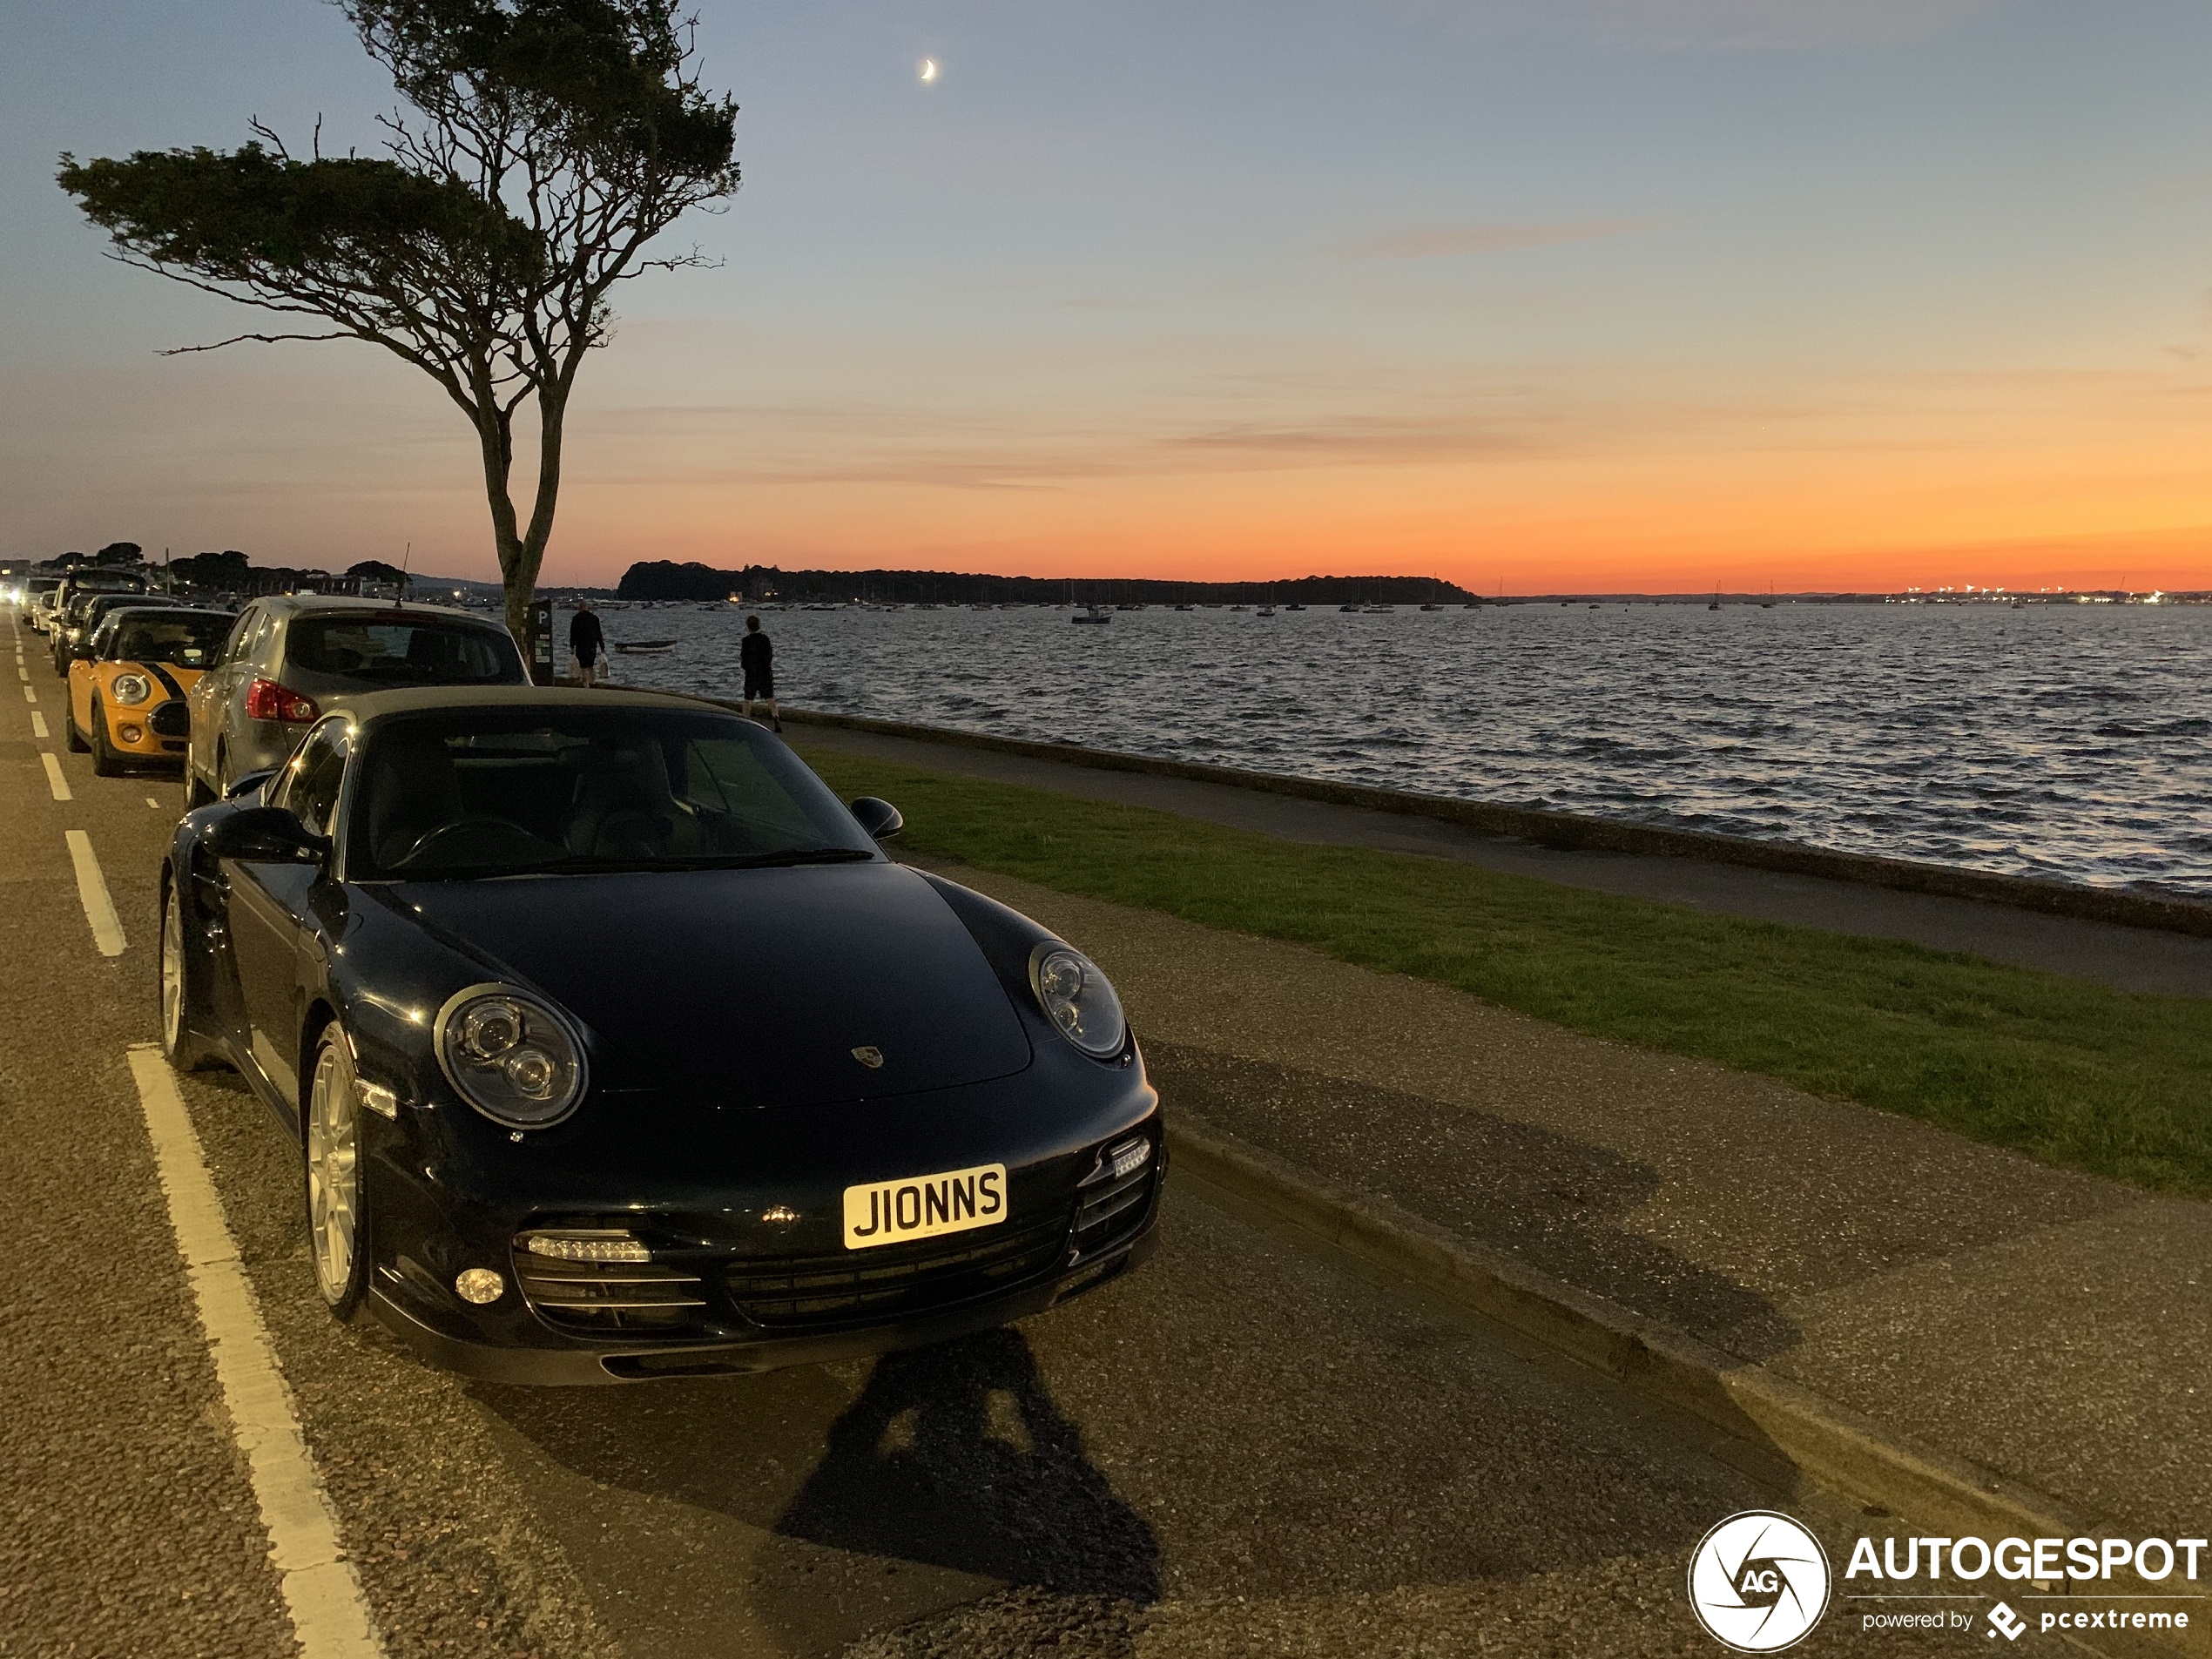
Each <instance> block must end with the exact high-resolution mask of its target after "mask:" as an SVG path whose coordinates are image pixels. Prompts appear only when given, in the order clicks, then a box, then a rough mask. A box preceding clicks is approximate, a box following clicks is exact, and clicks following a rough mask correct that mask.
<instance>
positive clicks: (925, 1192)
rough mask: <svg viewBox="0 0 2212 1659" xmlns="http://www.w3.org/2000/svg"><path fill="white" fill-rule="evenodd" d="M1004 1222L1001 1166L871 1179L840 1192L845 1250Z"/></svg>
mask: <svg viewBox="0 0 2212 1659" xmlns="http://www.w3.org/2000/svg"><path fill="white" fill-rule="evenodd" d="M1005 1219H1006V1165H1004V1164H1003V1163H979V1164H977V1165H976V1166H975V1167H974V1169H972V1170H948V1171H947V1172H946V1173H944V1174H943V1175H917V1176H914V1177H911V1178H910V1179H907V1180H903V1181H871V1182H870V1183H868V1184H867V1185H866V1186H862V1187H847V1188H846V1189H845V1248H846V1249H847V1250H873V1249H874V1248H875V1247H876V1246H877V1245H878V1244H905V1243H907V1241H908V1240H909V1239H914V1238H936V1237H937V1236H938V1235H939V1234H940V1233H964V1232H966V1231H968V1230H969V1229H970V1228H973V1227H989V1226H994V1225H995V1224H998V1223H999V1222H1001V1221H1004V1220H1005Z"/></svg>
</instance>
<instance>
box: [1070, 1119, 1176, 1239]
mask: <svg viewBox="0 0 2212 1659" xmlns="http://www.w3.org/2000/svg"><path fill="white" fill-rule="evenodd" d="M1158 1165H1159V1159H1158V1158H1157V1157H1156V1156H1155V1154H1154V1151H1153V1147H1152V1143H1151V1142H1150V1140H1149V1139H1147V1138H1146V1137H1144V1136H1141V1135H1134V1136H1130V1138H1129V1139H1128V1140H1125V1141H1117V1142H1116V1143H1114V1144H1113V1145H1112V1146H1109V1147H1108V1148H1107V1149H1106V1150H1104V1151H1103V1152H1101V1153H1100V1154H1099V1155H1098V1167H1097V1168H1096V1169H1095V1170H1092V1171H1091V1172H1090V1173H1089V1175H1087V1176H1085V1177H1083V1180H1082V1186H1081V1187H1080V1188H1078V1189H1077V1190H1078V1192H1079V1194H1080V1198H1081V1201H1080V1203H1079V1204H1077V1206H1076V1228H1075V1231H1074V1232H1073V1233H1072V1234H1071V1235H1070V1240H1071V1242H1072V1243H1073V1244H1074V1245H1075V1249H1076V1254H1075V1258H1074V1259H1075V1260H1076V1261H1082V1260H1084V1259H1086V1258H1089V1257H1091V1256H1095V1255H1096V1254H1097V1253H1098V1252H1099V1251H1102V1250H1104V1249H1107V1248H1108V1247H1109V1246H1110V1245H1113V1244H1117V1243H1119V1242H1120V1241H1121V1240H1122V1239H1123V1238H1126V1237H1127V1236H1128V1235H1129V1234H1130V1232H1131V1231H1135V1229H1136V1225H1137V1224H1138V1223H1139V1222H1141V1221H1142V1220H1143V1218H1144V1209H1145V1200H1146V1199H1148V1198H1150V1197H1151V1196H1152V1182H1153V1177H1154V1175H1155V1173H1156V1171H1157V1168H1158Z"/></svg>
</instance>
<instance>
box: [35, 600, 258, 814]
mask: <svg viewBox="0 0 2212 1659" xmlns="http://www.w3.org/2000/svg"><path fill="white" fill-rule="evenodd" d="M237 620H238V618H237V617H235V616H233V615H232V614H231V613H230V612H229V611H226V610H188V609H186V608H185V607H183V606H181V605H158V606H156V605H132V606H131V607H130V608H129V609H127V610H114V611H111V612H110V613H109V614H108V615H107V616H105V617H102V618H101V619H100V625H99V629H98V631H97V632H96V633H94V634H93V636H92V641H91V647H90V649H89V650H88V651H87V652H86V654H85V655H84V656H82V657H80V658H78V659H77V660H76V661H75V662H73V663H71V664H70V665H69V711H68V712H67V713H66V714H65V715H64V717H63V718H64V720H66V721H67V723H68V725H69V746H70V747H71V748H72V749H75V750H78V752H83V751H84V750H86V749H90V750H91V752H92V770H93V771H94V772H98V773H99V774H100V776H101V777H103V778H112V777H115V776H116V775H117V774H118V773H119V772H123V771H125V769H126V768H128V767H131V766H132V765H178V766H182V765H184V760H185V739H186V737H187V735H188V734H189V732H191V729H192V715H191V712H190V711H189V710H188V709H187V708H186V707H185V692H187V691H191V690H192V686H193V685H194V684H195V683H197V682H198V680H199V677H200V676H201V675H202V674H204V673H206V671H207V670H208V669H209V668H210V667H212V665H213V664H214V662H215V659H216V658H218V657H219V656H220V655H222V651H223V641H224V640H225V638H226V637H228V636H229V634H230V631H231V625H232V624H233V623H235V622H236V621H237Z"/></svg>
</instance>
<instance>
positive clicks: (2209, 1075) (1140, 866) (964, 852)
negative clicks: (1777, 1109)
mask: <svg viewBox="0 0 2212 1659" xmlns="http://www.w3.org/2000/svg"><path fill="white" fill-rule="evenodd" d="M800 750H801V752H802V753H804V754H805V755H806V759H807V760H808V762H809V763H810V764H811V765H813V766H814V767H815V769H816V770H817V771H819V772H820V773H821V774H822V776H823V777H825V778H826V779H828V780H829V781H830V783H831V784H832V785H833V786H834V787H835V788H836V789H837V790H838V791H839V792H840V793H841V794H843V795H845V796H846V797H847V798H848V799H849V798H850V797H852V796H853V795H859V794H875V795H884V796H887V797H888V798H889V799H893V800H895V801H896V802H898V804H899V806H900V811H902V812H903V813H905V814H906V817H907V839H908V840H911V841H912V842H913V844H914V846H917V847H918V848H921V849H922V850H924V851H927V852H931V853H941V854H944V855H946V856H948V857H952V858H957V859H962V860H966V861H967V862H968V863H970V864H974V865H978V866H980V867H983V868H985V869H990V870H998V871H1001V872H1003V873H1006V874H1008V875H1014V876H1020V877H1022V879H1024V880H1030V881H1035V882H1037V883H1040V884H1041V885H1042V886H1045V887H1056V888H1059V889H1060V890H1062V892H1066V893H1076V894H1087V895H1089V896H1091V897H1093V898H1098V899H1106V900H1113V901H1114V902H1116V903H1118V904H1125V905H1132V906H1137V907H1143V908H1147V909H1152V910H1159V911H1164V912H1165V913H1167V914H1170V915H1172V916H1178V917H1181V918H1182V919H1184V921H1194V922H1197V923H1200V924H1202V925H1204V926H1206V927H1222V928H1228V929H1232V930H1235V931H1238V932H1241V933H1250V934H1265V935H1268V936H1270V937H1272V938H1277V939H1287V940H1295V941H1298V942H1300V943H1303V944H1307V945H1312V946H1315V947H1317V948H1319V949H1322V950H1325V951H1326V952H1328V953H1329V954H1332V955H1333V956H1337V957H1339V958H1340V959H1342V960H1343V961H1348V962H1358V963H1360V964H1363V965H1365V966H1368V967H1372V968H1390V969H1393V970H1395V971H1397V972H1399V973H1404V974H1415V975H1418V976H1419V977H1420V978H1423V979H1428V980H1435V981H1440V982H1442V983H1444V984H1446V985H1450V986H1453V987H1456V988H1459V989H1460V990H1463V991H1467V992H1470V993H1472V994H1473V995H1477V996H1480V997H1484V998H1487V999H1488V1000H1489V1001H1493V1002H1497V1003H1500V1004H1502V1005H1503V1006H1505V1007H1507V1008H1517V1009H1519V1010H1520V1011H1521V1012H1522V1013H1524V1014H1530V1015H1535V1016H1536V1017H1538V1018H1539V1019H1544V1020H1549V1021H1552V1022H1555V1023H1557V1024H1560V1025H1564V1026H1570V1027H1572V1028H1575V1029H1576V1030H1579V1031H1588V1032H1590V1033H1592V1034H1594V1035H1599V1036H1605V1037H1614V1038H1618V1039H1620V1040H1622V1041H1624V1042H1634V1043H1639V1044H1642V1045H1643V1046H1645V1047H1647V1048H1652V1049H1664V1050H1666V1051H1668V1052H1669V1053H1673V1054H1681V1055H1696V1056H1698V1057H1700V1058H1703V1059H1707V1060H1716V1061H1719V1062H1722V1063H1723V1064H1725V1065H1730V1066H1735V1067H1738V1068H1740V1069H1743V1070H1747V1071H1756V1072H1763V1073H1764V1074H1766V1075H1767V1076H1770V1077H1777V1078H1780V1079H1781V1080H1782V1081H1784V1082H1788V1083H1791V1084H1794V1085H1795V1086H1796V1087H1797V1088H1799V1089H1807V1090H1810V1091H1811V1092H1812V1093H1815V1094H1820V1095H1826V1096H1836V1097H1840V1098H1843V1099H1848V1100H1856V1101H1861V1102H1864V1103H1865V1104H1867V1105H1869V1106H1876V1107H1880V1108H1882V1109H1885V1110H1887V1111H1893V1112H1899V1113H1903V1114H1905V1115H1906V1116H1912V1117H1918V1118H1922V1119H1925V1121H1927V1122H1929V1123H1937V1124H1940V1125H1941V1126H1943V1127H1944V1128H1946V1129H1949V1130H1956V1131H1958V1132H1959V1133H1960V1134H1962V1135H1970V1136H1973V1137H1974V1138H1975V1139H1977V1140H1981V1141H1987V1142H1991V1143H1995V1144H1997V1145H2000V1146H2008V1147H2012V1148H2014V1149H2016V1150H2020V1151H2022V1152H2026V1153H2028V1154H2029V1155H2031V1156H2033V1157H2038V1158H2041V1159H2043V1160H2045V1161H2047V1162H2048V1163H2057V1164H2063V1165H2066V1166H2067V1167H2070V1168H2073V1169H2076V1170H2088V1171H2090V1172H2092V1173H2094V1174H2097V1175H2104V1176H2111V1177H2115V1178H2117V1179H2120V1180H2123V1181H2129V1182H2133V1183H2134V1184H2137V1185H2140V1186H2144V1187H2149V1188H2153V1189H2155V1190H2164V1191H2174V1192H2186V1193H2193V1194H2199V1195H2207V1194H2212V1001H2208V1000H2205V999H2201V998H2188V997H2167V996H2145V995H2132V994H2130V993H2128V992H2124V991H2117V990H2112V989H2108V988H2105V987H2103V986H2101V985H2098V984H2094V983H2092V982H2090V981H2081V980H2071V979H2062V978H2060V977H2057V976H2056V975H2053V974H2041V973H2036V972H2034V971H2033V970H2030V969H2027V968H2009V967H2006V966H2003V965H2000V964H1998V963H1993V962H1986V961H1980V960H1979V959H1976V958H1973V957H1966V956H1957V955H1951V954H1945V953H1941V952H1938V951H1932V950H1926V949H1923V948H1920V947H1919V946H1915V945H1905V944H1896V943H1892V942H1890V941H1885V940H1872V939H1852V938H1847V937H1844V936H1841V935H1838V934H1824V933H1818V932H1815V931H1812V930H1811V929H1807V928H1800V927H1781V926H1777V925H1776V924H1773V923H1769V922H1759V921H1741V920H1738V919H1736V918H1733V917H1728V916H1714V915H1708V914H1703V913H1700V912H1696V911H1691V910H1684V909H1679V908H1676V907H1673V906H1671V905H1662V904H1657V903H1654V902H1651V901H1649V900H1641V899H1629V898H1620V897H1615V895H1613V894H1602V893H1589V892H1585V891H1582V890H1581V889H1578V888H1574V887H1555V886H1554V885H1552V884H1551V883H1549V882H1543V881H1536V880H1529V879H1527V878H1525V877H1521V876H1512V875H1501V874H1498V873H1494V872H1491V871H1487V870H1482V869H1478V868H1475V867H1472V866H1469V865H1463V864H1453V863H1448V862H1445V861H1442V860H1432V859H1421V858H1413V857H1409V856H1406V855H1404V854H1399V853H1378V852H1371V851H1368V850H1366V849H1365V848H1360V847H1334V846H1306V845H1303V844H1300V843H1298V842H1291V841H1281V840H1274V839H1273V838H1271V837H1269V836H1265V835H1261V834H1258V833H1254V832H1251V831H1248V830H1236V829H1228V828H1224V827H1222V826H1218V825H1214V824H1207V823H1203V822H1200V821H1197V820H1196V819H1185V818H1177V817H1176V816H1174V815H1173V814H1171V813H1162V812H1156V811H1153V810H1150V809H1149V808H1144V807H1136V806H1116V805H1113V804H1111V803H1107V802H1100V801H1092V800H1085V799H1080V798H1078V797H1075V796H1069V795H1057V794H1053V793H1049V792H1046V791H1043V790H1037V789H1028V788H1023V787H1020V786H1015V785H1010V784H1000V783H993V782H989V781H987V780H984V779H973V778H962V777H957V776H954V775H952V774H949V773H945V772H927V771H923V770H921V769H920V768H917V767H913V766H907V765H899V764H896V763H893V762H889V761H880V760H875V759H864V758H862V757H859V756H855V755H850V754H844V753H840V752H835V751H832V750H826V749H819V748H813V747H811V746H809V745H806V744H805V742H804V740H803V738H802V739H801V743H800Z"/></svg>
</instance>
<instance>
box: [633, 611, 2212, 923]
mask: <svg viewBox="0 0 2212 1659" xmlns="http://www.w3.org/2000/svg"><path fill="white" fill-rule="evenodd" d="M735 610H736V607H734V606H732V607H730V608H729V611H728V612H727V613H724V612H717V613H713V614H705V613H702V612H699V611H697V610H691V609H690V608H688V607H687V608H683V609H661V610H654V611H652V612H651V613H649V614H640V613H638V612H636V611H630V612H616V613H612V614H610V615H609V616H608V617H607V623H608V632H609V634H610V636H611V637H615V638H617V639H619V638H621V637H624V636H625V635H629V636H631V637H643V636H646V635H653V636H658V637H671V636H673V637H676V638H677V639H678V641H679V644H678V648H677V650H675V651H672V652H671V653H670V654H668V655H667V656H665V657H658V658H624V657H617V658H616V659H615V666H616V669H617V673H618V674H619V676H620V677H621V678H623V679H624V680H625V681H627V682H630V683H633V684H643V685H661V686H666V687H669V688H671V689H681V690H687V691H715V692H719V693H721V694H724V695H727V694H728V693H729V692H730V691H732V689H733V685H734V679H735V667H736V661H737V645H738V624H737V621H736V617H735V615H734V613H735ZM765 622H766V624H767V626H768V628H769V631H770V632H772V634H773V635H774V636H775V638H776V670H777V679H778V688H779V690H780V691H782V692H783V694H784V695H785V696H786V698H789V699H790V700H791V701H792V702H794V703H797V704H799V705H806V706H814V707H820V708H826V709H835V710H839V711H844V712H847V713H853V714H872V715H879V716H881V717H884V718H890V719H897V720H912V721H917V722H920V723H921V724H924V725H945V726H967V727H971V728H974V729H988V730H989V731H991V732H995V733H998V734H1000V735H1003V736H1008V737H1022V738H1038V739H1042V740H1045V741H1049V742H1056V743H1079V744H1089V745H1095V746H1096V747H1099V748H1106V749H1122V750H1128V751H1133V752H1138V753H1145V754H1157V755H1170V756H1171V755H1178V754H1182V755H1196V756H1203V757H1204V758H1206V759H1212V760H1218V761H1221V762H1224V763H1226V764H1229V765H1252V766H1258V767H1262V768H1264V769H1266V770H1270V771H1281V772H1297V773H1300V774H1302V775H1305V776H1308V777H1314V778H1340V779H1357V780H1359V781H1360V782H1364V783H1377V782H1379V783H1383V784H1386V785H1389V786H1394V787H1397V788H1401V789H1409V790H1414V791H1418V792H1424V793H1429V794H1441V795H1451V796H1458V797H1463V798H1467V799H1480V800H1492V801H1505V802H1512V803H1515V804H1524V805H1542V806H1553V807H1557V808H1560V809H1562V810H1565V811H1568V812H1578V813H1593V814H1596V815H1600V816H1607V817H1615V818H1627V819H1639V820H1642V821H1644V822H1649V823H1658V824H1670V825H1676V826H1682V827H1684V828H1702V829H1714V830H1720V831H1723V832H1725V833H1730V834H1737V835H1756V836H1764V837H1770V838H1773V839H1777V840H1792V841H1802V842H1806V843H1810V844H1812V845H1815V846H1830V847H1837V848H1840V849H1843V850H1844V851H1848V852H1854V853H1875V854H1880V855H1884V856H1888V857H1892V858H1906V859H1922V860H1936V861H1940V862H1946V863H1955V864H1966V865H1972V866H1974V867H1979V868H1982V869H1988V870H1997V871H2002V872H2006V873H2014V874H2022V875H2045V876H2057V877H2060V878H2063V879H2066V880H2074V881H2086V882H2092V883H2098V884H2103V885H2107V886H2141V887H2163V888H2167V889H2170V890H2176V891H2182V892H2187V893H2192V894H2212V751H2209V749H2208V745H2207V744H2206V742H2205V738H2208V737H2212V610H2203V609H2183V610H2159V609H2150V608H2146V607H2138V606H2128V607H2121V606H2078V607H2077V606H2047V607H2037V608H2032V609H2030V610H2020V611H2014V610H1999V609H1994V608H1990V609H1984V608H1980V607H1959V608H1955V609H1954V608H1936V607H1925V608H1924V607H1917V606H1912V607H1908V606H1855V605H1854V606H1844V605H1803V606H1790V605H1784V606H1780V607H1777V609H1775V610H1761V609H1759V608H1757V607H1753V606H1741V607H1731V608H1730V609H1729V610H1723V611H1721V612H1719V613H1717V614H1715V613H1713V612H1710V611H1707V610H1704V609H1703V607H1702V606H1679V607H1677V606H1638V607H1636V608H1635V609H1632V610H1608V611H1603V612H1588V611H1583V610H1560V609H1558V608H1556V607H1549V606H1536V605H1525V606H1522V605H1517V606H1508V607H1506V608H1504V609H1487V610H1480V611H1464V610H1450V611H1444V612H1441V613H1426V614H1424V613H1421V612H1418V611H1410V610H1409V611H1399V612H1396V613H1393V614H1392V615H1389V616H1377V617H1360V616H1345V615H1342V614H1340V613H1339V612H1337V611H1335V610H1317V611H1307V612H1304V613H1301V614H1298V615H1291V614H1289V613H1287V612H1286V613H1285V614H1284V615H1282V616H1279V617H1274V618H1271V619H1269V618H1262V617H1258V616H1257V615H1255V614H1252V613H1238V612H1233V611H1225V610H1199V611H1187V612H1177V611H1173V610H1145V611H1136V612H1123V613H1121V614H1119V615H1117V616H1116V617H1115V618H1114V623H1113V625H1112V626H1111V627H1109V628H1070V627H1069V625H1068V622H1067V617H1066V615H1065V613H1063V612H1060V611H1055V610H997V611H988V612H975V611H967V610H939V611H921V610H905V611H898V612H879V611H865V610H849V611H837V612H812V611H789V612H782V613H770V614H769V615H768V616H767V617H766V618H765Z"/></svg>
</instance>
